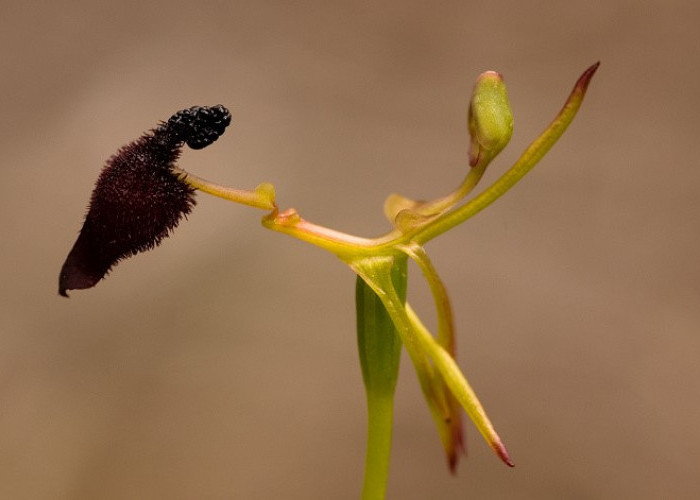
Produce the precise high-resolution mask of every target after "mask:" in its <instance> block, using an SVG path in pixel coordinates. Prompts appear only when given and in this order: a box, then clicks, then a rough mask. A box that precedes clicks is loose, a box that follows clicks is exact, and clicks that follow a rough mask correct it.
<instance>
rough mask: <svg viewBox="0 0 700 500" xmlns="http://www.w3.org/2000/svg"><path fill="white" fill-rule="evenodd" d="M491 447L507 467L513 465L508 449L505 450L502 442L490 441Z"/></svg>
mask: <svg viewBox="0 0 700 500" xmlns="http://www.w3.org/2000/svg"><path fill="white" fill-rule="evenodd" d="M491 447H492V448H493V451H495V452H496V455H498V457H499V458H500V459H501V460H503V462H504V463H505V464H506V465H507V466H508V467H515V463H513V461H512V460H511V459H510V455H508V450H506V447H505V446H503V444H502V443H500V442H499V443H492V445H491Z"/></svg>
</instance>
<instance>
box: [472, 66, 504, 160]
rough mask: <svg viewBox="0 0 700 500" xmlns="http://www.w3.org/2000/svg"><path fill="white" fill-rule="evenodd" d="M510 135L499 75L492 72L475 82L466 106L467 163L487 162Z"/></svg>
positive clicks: (498, 151) (502, 87)
mask: <svg viewBox="0 0 700 500" xmlns="http://www.w3.org/2000/svg"><path fill="white" fill-rule="evenodd" d="M512 134H513V114H512V112H511V109H510V103H509V102H508V92H507V91H506V86H505V83H503V76H501V74H500V73H497V72H495V71H487V72H485V73H482V74H481V75H480V76H479V78H478V79H477V80H476V84H475V85H474V92H473V93H472V99H471V102H470V103H469V135H470V136H471V144H470V149H469V164H470V165H471V166H472V167H473V166H475V165H477V164H478V163H482V162H489V161H491V160H492V159H493V158H494V157H495V156H496V155H497V154H498V153H500V152H501V150H502V149H503V148H504V147H506V145H507V144H508V141H510V136H511V135H512Z"/></svg>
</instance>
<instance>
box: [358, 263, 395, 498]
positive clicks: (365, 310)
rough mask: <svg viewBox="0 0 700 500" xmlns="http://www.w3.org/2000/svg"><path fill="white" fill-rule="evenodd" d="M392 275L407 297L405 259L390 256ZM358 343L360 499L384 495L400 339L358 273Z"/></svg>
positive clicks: (387, 315)
mask: <svg viewBox="0 0 700 500" xmlns="http://www.w3.org/2000/svg"><path fill="white" fill-rule="evenodd" d="M391 279H392V282H393V284H394V287H395V289H396V291H397V292H398V294H399V296H400V297H401V300H402V301H403V302H404V303H405V301H406V282H407V259H406V257H401V256H399V257H396V258H394V259H393V265H392V268H391ZM355 302H356V307H357V344H358V348H359V353H360V364H361V366H362V379H363V381H364V384H365V391H366V394H367V416H368V418H367V452H366V458H365V478H364V484H363V487H362V498H363V500H382V499H384V498H385V496H386V487H387V481H388V479H389V460H390V458H391V438H392V428H393V417H394V392H395V389H396V380H397V379H398V375H399V361H400V358H401V339H400V338H399V336H398V334H397V332H396V328H395V327H394V323H393V321H392V320H391V317H390V316H389V314H388V313H387V311H386V309H385V307H384V305H383V304H382V301H381V300H380V299H379V297H377V294H376V293H375V292H374V290H372V289H371V288H370V287H369V286H368V285H367V284H366V283H365V281H364V280H363V279H362V278H360V277H359V276H358V277H357V282H356V287H355Z"/></svg>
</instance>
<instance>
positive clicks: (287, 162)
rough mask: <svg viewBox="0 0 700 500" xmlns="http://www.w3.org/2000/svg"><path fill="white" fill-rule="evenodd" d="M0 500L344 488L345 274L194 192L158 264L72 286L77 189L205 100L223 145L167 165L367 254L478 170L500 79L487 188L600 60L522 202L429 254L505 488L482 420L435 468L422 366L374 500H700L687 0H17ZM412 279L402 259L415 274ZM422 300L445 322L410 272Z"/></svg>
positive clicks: (9, 109)
mask: <svg viewBox="0 0 700 500" xmlns="http://www.w3.org/2000/svg"><path fill="white" fill-rule="evenodd" d="M2 10H3V14H2V20H1V21H0V40H1V43H0V69H1V70H2V72H1V74H2V77H1V78H0V91H1V92H0V95H1V96H2V97H0V99H1V102H2V108H1V109H2V116H1V118H0V130H1V134H0V151H2V164H1V167H0V168H2V185H1V187H0V189H2V196H1V197H0V203H1V204H2V205H1V207H2V215H3V216H2V221H1V222H0V224H2V235H3V236H2V239H1V240H0V241H1V243H0V245H1V248H2V264H1V265H2V270H1V271H2V279H3V286H2V291H1V292H0V294H1V302H0V303H1V304H2V306H1V307H2V314H1V315H0V498H3V499H5V498H7V499H98V498H99V499H141V498H143V499H160V498H163V499H165V498H167V499H193V498H207V499H270V498H284V499H287V498H289V499H297V498H298V499H302V498H303V499H308V498H314V499H315V498H319V499H326V498H338V499H354V498H358V497H359V491H360V484H361V476H362V466H363V458H364V439H365V408H364V399H363V398H364V394H363V391H362V386H361V378H360V370H359V364H358V361H357V354H356V350H355V337H354V306H353V286H354V284H353V283H354V280H353V276H352V274H351V273H350V271H349V270H347V269H346V268H345V267H344V266H343V265H342V264H341V263H340V262H339V261H337V260H336V259H335V258H333V257H332V256H330V255H328V254H325V253H324V252H322V251H321V250H318V249H316V248H314V247H310V246H308V245H305V244H303V243H301V242H298V241H296V240H293V239H291V238H288V237H286V236H283V235H279V234H275V233H272V232H269V231H266V230H265V229H263V228H262V227H261V226H260V225H259V219H260V217H261V215H262V213H261V212H259V211H256V210H254V209H251V208H246V207H240V206H236V205H233V204H227V203H226V202H224V201H221V200H218V199H214V198H210V197H207V196H201V195H200V196H199V205H198V207H197V210H195V212H194V213H193V215H192V216H191V217H190V218H189V221H187V222H186V223H184V224H183V225H182V226H181V227H180V228H179V230H178V231H177V232H176V234H175V235H174V236H173V237H172V238H170V239H169V240H167V241H166V242H165V243H164V244H163V245H162V247H161V248H159V249H158V250H157V251H155V252H151V253H149V254H145V255H141V256H138V257H136V258H134V259H131V260H129V261H127V262H124V263H122V264H121V265H120V266H118V267H117V268H116V269H115V270H114V272H113V273H112V275H111V276H110V277H109V279H108V280H106V281H104V282H101V283H100V284H99V285H98V286H97V287H96V288H95V289H93V290H90V291H86V292H74V293H73V294H72V298H71V299H70V300H65V299H62V298H60V297H59V296H58V295H57V276H58V271H59V268H60V266H61V264H62V262H63V259H64V258H65V256H66V254H67V252H68V250H69V249H70V247H71V245H72V244H73V241H74V238H75V236H76V234H77V231H78V230H79V228H80V225H81V222H82V216H83V214H84V212H85V206H86V204H87V201H88V198H89V193H90V190H91V188H92V184H93V182H94V180H95V178H96V176H97V174H98V172H99V169H100V168H101V166H102V165H103V164H104V161H105V160H106V159H107V158H108V157H109V156H110V155H111V154H112V153H114V152H115V151H116V149H117V148H118V147H119V146H121V145H122V144H124V143H126V142H128V141H130V140H132V139H134V138H135V137H137V136H138V135H139V134H140V133H141V132H142V131H144V130H146V129H148V128H150V127H152V126H154V125H155V124H156V123H157V121H158V120H161V119H167V118H168V117H169V116H170V115H171V114H172V113H173V112H175V111H176V110H178V109H181V108H184V107H188V106H191V105H193V104H215V103H223V104H225V105H227V106H228V107H230V109H231V110H232V113H233V116H234V125H233V126H232V127H231V129H230V130H229V131H228V132H227V134H226V135H225V136H224V137H223V138H222V139H221V140H220V141H218V142H217V143H216V144H215V145H214V146H212V147H210V148H208V149H206V150H205V151H202V152H193V151H191V150H187V151H185V153H184V155H183V157H182V159H181V162H180V164H181V165H182V166H183V167H184V168H187V169H189V170H191V171H192V172H194V173H197V174H199V175H202V176H204V177H207V178H211V179H216V180H217V181H220V182H223V183H227V184H231V185H235V186H239V187H246V188H248V187H253V186H255V185H256V184H257V183H259V182H262V181H270V182H272V183H274V184H275V186H276V187H277V191H278V201H279V202H280V205H281V206H282V207H289V206H295V207H297V208H298V209H299V210H300V211H301V213H302V214H303V215H304V216H306V217H307V218H309V219H311V220H314V221H317V222H320V223H323V224H326V225H329V226H332V227H335V228H338V229H342V230H346V231H349V232H352V233H359V234H364V235H376V234H379V233H381V232H383V231H384V230H385V229H386V227H387V225H386V223H385V222H384V221H383V217H382V215H381V206H382V201H383V199H384V197H385V196H386V195H387V194H389V193H390V192H392V191H399V192H402V193H404V194H407V195H409V196H414V197H423V198H428V197H434V196H438V195H440V194H442V193H444V192H447V191H448V190H451V189H452V188H453V187H454V186H455V185H456V184H457V183H458V182H459V180H460V179H461V177H462V176H463V174H464V172H465V169H466V150H467V135H466V131H465V109H466V103H467V99H468V96H469V94H470V92H471V87H472V82H473V81H474V79H475V78H476V76H477V75H478V74H479V73H480V72H482V71H485V70H488V69H494V70H498V71H500V72H502V73H503V74H504V75H505V78H506V82H507V84H508V86H509V91H510V97H511V103H512V106H513V110H514V113H515V119H516V124H515V134H514V137H513V140H512V142H511V145H510V147H509V148H508V149H507V150H506V152H505V153H504V154H503V155H502V157H501V159H500V160H499V161H497V162H496V163H495V164H494V166H492V168H491V171H490V172H489V173H488V174H487V179H486V180H485V182H484V184H485V185H486V184H487V183H488V182H490V181H492V180H493V179H495V178H496V177H497V176H498V175H499V172H502V171H503V170H504V169H505V168H506V167H507V166H508V165H509V163H510V162H512V161H513V160H514V159H515V158H516V157H517V155H518V154H519V153H520V152H521V151H522V149H523V148H524V147H525V146H526V144H527V143H528V142H529V141H530V140H531V139H532V138H534V137H535V136H536V135H537V134H538V133H539V132H540V131H541V130H542V128H543V127H544V126H545V125H546V124H547V123H548V122H549V120H550V119H551V118H552V117H553V116H554V114H555V113H556V111H557V110H558V109H559V107H560V106H561V104H562V102H563V100H564V98H565V96H566V95H567V93H568V92H569V90H570V88H571V86H572V85H573V83H574V81H575V80H576V78H577V77H578V75H579V74H580V73H581V72H582V71H583V70H584V69H585V68H586V67H587V66H588V65H590V64H592V63H593V62H595V61H596V60H601V61H602V66H601V68H600V70H599V72H598V74H597V76H596V77H595V79H594V81H593V84H592V87H591V90H590V92H589V95H588V97H587V100H586V102H585V104H584V107H583V109H582V112H581V113H580V114H579V116H578V118H577V120H576V121H575V123H574V124H573V126H572V127H571V128H570V129H569V131H568V132H567V133H566V135H565V136H564V137H563V139H562V141H561V142H560V143H559V144H558V145H557V146H555V148H554V150H553V151H552V152H551V154H550V155H549V156H547V157H546V159H545V160H544V161H543V162H542V164H541V165H539V166H538V167H537V169H535V171H534V172H533V173H532V174H531V175H529V176H528V177H527V178H526V179H525V180H524V181H523V182H522V183H521V184H520V185H519V186H517V187H516V189H515V190H514V191H512V192H511V193H509V194H508V195H507V196H506V197H505V198H503V199H502V200H500V201H499V202H498V203H496V204H495V205H494V206H493V207H491V208H490V209H488V210H487V211H485V212H484V213H482V214H480V215H478V216H477V217H476V218H474V219H472V220H470V221H469V222H467V223H466V224H464V225H463V226H461V227H460V228H458V229H457V230H455V231H452V232H450V233H449V234H446V235H444V236H443V237H442V238H440V239H439V240H437V241H435V242H433V243H431V244H430V245H429V248H428V250H429V252H430V254H431V256H432V258H433V261H434V263H435V265H436V266H437V268H438V270H439V271H440V272H441V273H442V275H443V277H444V279H445V281H446V283H447V286H448V287H449V289H450V292H451V296H452V299H453V302H454V306H455V309H456V317H457V326H458V333H459V345H460V354H459V362H460V364H461V366H462V367H463V368H464V370H465V372H466V373H467V376H468V377H469V379H470V381H471V382H472V383H473V385H474V386H475V388H476V390H477V392H478V393H479V394H480V396H481V398H482V400H483V402H484V404H485V405H486V408H487V410H488V412H489V414H490V416H491V417H492V419H493V420H494V423H495V425H496V427H497V428H498V430H499V432H500V434H501V435H502V436H503V438H504V439H505V442H506V444H507V446H508V448H509V450H510V451H511V453H512V455H513V457H514V459H515V461H516V464H517V467H516V468H515V469H512V470H511V469H508V468H507V467H505V466H503V465H502V464H501V463H500V462H499V461H498V459H497V458H496V457H495V456H494V455H493V454H492V452H491V451H490V450H489V449H488V448H487V446H486V445H485V444H484V443H483V441H482V440H481V438H480V437H479V436H478V434H477V433H476V431H475V430H474V428H473V426H471V425H470V424H468V431H469V433H468V434H469V435H468V440H469V457H468V458H467V459H466V460H465V461H464V462H463V463H462V464H461V466H460V468H459V473H458V475H457V477H451V476H450V475H449V473H448V472H447V468H446V466H445V461H444V458H443V454H442V450H441V447H440V445H439V442H438V439H437V435H436V432H435V430H434V428H433V424H432V421H431V419H430V416H429V414H428V411H427V409H426V407H425V404H424V402H423V400H422V396H421V395H420V391H419V389H418V384H417V381H416V379H415V375H414V374H413V371H412V368H411V366H410V363H408V362H407V360H406V362H405V363H404V365H403V370H402V378H401V382H400V386H399V390H398V401H397V415H396V430H395V451H394V456H393V463H392V470H391V481H390V488H389V498H392V499H427V498H439V499H466V498H479V499H492V498H493V499H503V498H514V499H520V498H523V499H525V498H532V499H535V498H537V499H541V498H567V499H598V498H637V499H647V498H648V499H655V498H674V499H681V498H698V495H700V477H699V474H698V470H699V468H700V431H699V430H698V425H700V424H699V422H700V396H699V394H700V368H699V367H698V357H699V356H700V335H699V333H700V332H698V327H699V326H700V307H698V306H699V305H700V304H699V298H700V261H699V260H698V252H697V246H698V243H699V242H700V238H699V235H698V229H697V228H698V222H699V215H700V169H699V168H698V160H697V158H698V153H697V151H696V144H697V123H698V111H699V109H698V103H699V99H700V98H699V97H698V96H699V93H698V80H699V78H700V68H699V65H698V57H699V56H698V53H699V50H700V43H699V41H700V36H699V35H698V31H697V22H698V20H699V19H700V6H698V4H697V2H690V1H687V2H680V1H679V2H674V1H669V2H651V1H645V2H632V1H621V0H613V1H610V2H578V3H576V4H574V3H571V2H554V1H534V2H517V1H510V2H486V1H448V2H427V1H425V2H419V1H412V2H406V1H385V2H352V1H343V2H333V1H330V2H329V1H315V2H281V1H277V2H269V1H268V2H265V1H258V2H237V1H226V2H173V1H168V2H166V1H162V2H141V1H139V2H135V1H128V2H111V1H110V2H107V1H101V0H97V1H90V2H85V1H74V2H68V1H62V2H61V1H59V2H53V3H49V2H46V3H43V4H41V5H40V4H39V3H34V2H24V3H22V2H5V3H4V4H3V9H2ZM414 271H415V269H414ZM412 280H413V281H412V283H413V288H412V289H411V300H412V301H413V302H414V303H415V304H416V307H417V308H418V309H419V310H421V311H423V312H424V313H425V314H426V315H427V316H428V319H430V318H431V316H430V300H429V296H428V294H427V292H426V289H425V286H424V285H423V283H422V279H421V278H420V275H419V273H415V272H414V274H413V278H412Z"/></svg>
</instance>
